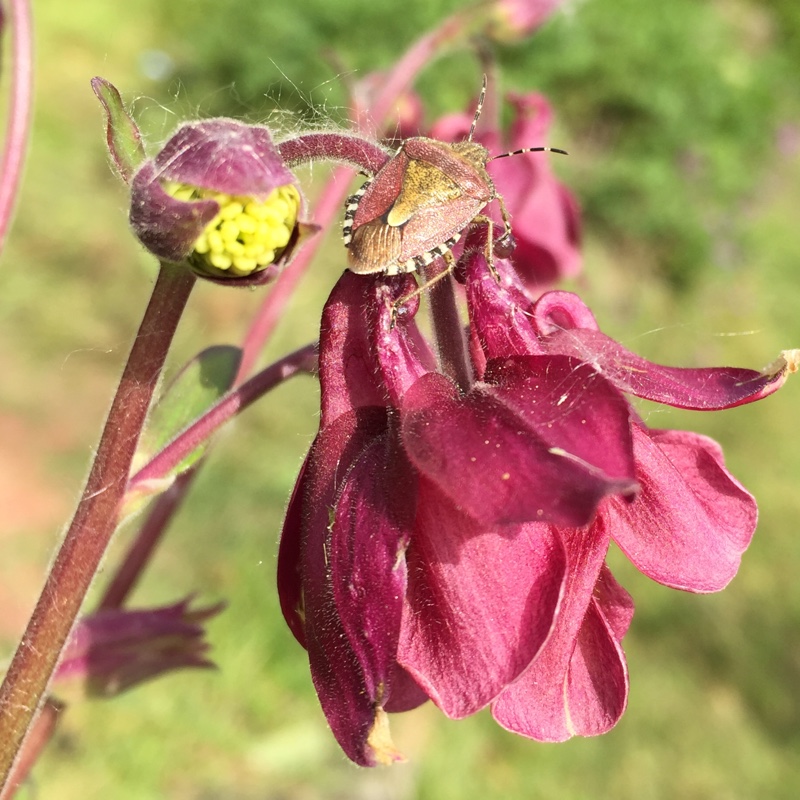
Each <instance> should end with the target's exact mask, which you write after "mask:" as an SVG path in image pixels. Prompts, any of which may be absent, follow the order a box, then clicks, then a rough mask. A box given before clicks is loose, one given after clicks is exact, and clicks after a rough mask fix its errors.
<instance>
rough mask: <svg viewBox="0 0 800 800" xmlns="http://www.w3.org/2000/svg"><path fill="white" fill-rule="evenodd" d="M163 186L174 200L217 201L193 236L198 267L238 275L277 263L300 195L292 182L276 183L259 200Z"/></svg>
mask: <svg viewBox="0 0 800 800" xmlns="http://www.w3.org/2000/svg"><path fill="white" fill-rule="evenodd" d="M164 189H165V191H166V192H167V193H168V194H170V195H172V197H174V198H175V199H176V200H183V201H186V202H191V201H192V200H205V199H211V200H216V201H217V203H219V213H218V214H217V215H216V217H214V219H212V220H211V222H209V224H208V225H206V228H205V230H204V231H203V232H202V233H201V234H200V236H199V237H198V238H197V241H196V242H195V244H194V251H193V252H192V255H191V256H190V257H189V260H190V261H191V263H192V264H193V265H194V266H195V267H196V268H197V269H198V270H200V271H202V272H205V273H208V274H211V275H215V276H220V275H229V276H231V277H236V278H238V277H242V276H244V275H250V274H252V273H253V272H258V271H259V270H262V269H264V268H265V267H267V266H269V265H270V264H272V263H273V262H275V261H276V260H277V259H278V258H279V257H280V255H281V253H282V252H283V250H284V249H285V247H286V245H287V244H288V243H289V239H290V238H291V236H292V232H293V231H294V227H295V225H296V224H297V212H298V210H299V208H300V195H299V193H298V191H297V189H295V187H294V186H292V185H291V184H289V185H286V186H280V187H278V188H277V189H275V190H274V191H273V192H272V193H271V194H270V195H269V196H268V197H267V198H266V200H263V201H261V202H259V201H258V200H254V199H253V198H251V197H241V196H235V195H229V194H223V193H222V192H214V191H212V190H210V189H199V188H197V187H195V186H189V185H187V184H183V183H174V182H172V183H169V184H167V185H165V187H164Z"/></svg>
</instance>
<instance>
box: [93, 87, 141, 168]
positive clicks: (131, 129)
mask: <svg viewBox="0 0 800 800" xmlns="http://www.w3.org/2000/svg"><path fill="white" fill-rule="evenodd" d="M92 91H94V93H95V94H96V95H97V99H98V100H99V101H100V102H101V103H102V105H103V111H105V115H106V143H107V145H108V152H109V153H111V160H112V161H113V162H114V166H115V167H116V168H117V172H118V173H119V176H120V177H121V178H122V180H123V181H125V183H130V182H131V178H133V175H134V173H135V172H136V170H137V169H138V168H139V165H140V164H141V163H142V161H144V159H145V157H146V156H145V152H144V146H143V145H142V134H141V132H140V131H139V126H138V125H137V124H136V123H135V122H134V121H133V118H132V117H131V115H130V114H129V113H128V111H127V109H126V108H125V104H124V103H123V102H122V98H121V97H120V94H119V92H118V91H117V89H116V87H115V86H114V85H113V84H111V83H109V82H108V81H107V80H106V79H105V78H92Z"/></svg>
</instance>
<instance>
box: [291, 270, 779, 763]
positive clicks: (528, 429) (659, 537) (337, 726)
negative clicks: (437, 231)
mask: <svg viewBox="0 0 800 800" xmlns="http://www.w3.org/2000/svg"><path fill="white" fill-rule="evenodd" d="M500 266H501V267H502V268H503V270H504V271H505V272H508V270H507V266H504V265H503V262H501V264H500ZM412 286H413V284H412V283H411V281H410V278H408V277H403V278H396V279H386V278H380V277H377V278H373V277H365V276H354V275H351V274H349V273H345V275H344V276H343V277H342V278H341V279H340V281H339V283H338V284H337V286H336V288H335V289H334V291H333V293H332V295H331V297H330V299H329V301H328V303H327V305H326V308H325V311H324V314H323V324H322V332H321V339H320V380H321V386H322V414H321V424H320V431H319V433H318V435H317V437H316V439H315V441H314V443H313V445H312V447H311V450H310V452H309V454H308V456H307V458H306V462H305V464H304V466H303V470H302V472H301V475H300V478H299V479H298V482H297V485H296V487H295V491H294V494H293V497H292V500H291V501H290V504H289V509H288V511H287V517H286V521H285V524H284V530H283V536H282V541H281V551H280V558H279V567H278V573H279V592H280V596H281V603H282V608H283V611H284V615H285V617H286V620H287V622H288V624H289V626H290V628H291V629H292V631H293V632H294V634H295V636H296V637H297V639H298V640H299V641H300V642H301V644H303V645H304V646H305V647H306V648H307V649H308V654H309V661H310V665H311V674H312V678H313V680H314V684H315V687H316V689H317V693H318V695H319V698H320V702H321V704H322V707H323V710H324V712H325V714H326V716H327V718H328V722H329V724H330V726H331V728H332V730H333V733H334V735H335V736H336V738H337V739H338V741H339V743H340V744H341V746H342V748H343V749H344V751H345V753H346V754H347V755H348V756H349V757H350V758H351V759H352V760H354V761H355V762H357V763H359V764H362V765H374V764H376V763H388V762H391V761H392V760H396V759H397V758H399V757H400V756H399V754H398V753H397V752H396V751H395V749H394V747H393V745H392V743H391V739H390V737H389V733H388V717H387V713H388V712H395V711H403V710H407V709H409V708H413V707H415V706H416V705H419V704H420V703H421V702H424V700H425V699H427V698H430V699H432V700H433V701H434V702H435V703H436V704H437V705H438V706H439V707H440V708H441V709H442V710H443V711H444V712H445V714H447V715H448V716H450V717H453V718H460V717H464V716H467V715H469V714H472V713H474V712H475V711H478V710H479V709H481V708H483V707H485V706H486V705H489V704H491V705H492V706H493V709H494V714H495V716H496V718H497V719H498V721H499V722H500V723H501V724H502V725H504V726H505V727H508V728H510V729H511V730H514V731H517V732H519V733H521V734H523V735H526V736H531V737H534V738H538V739H546V740H558V739H563V738H567V737H568V736H571V735H574V734H582V735H591V734H595V733H600V732H602V731H604V730H607V729H608V728H609V727H611V726H612V725H613V724H614V723H615V722H616V720H617V719H618V718H619V716H620V715H621V713H622V712H623V710H624V707H625V701H626V697H627V669H626V666H625V661H624V655H623V653H622V649H621V644H620V642H621V639H622V637H623V635H624V633H625V631H626V629H627V626H628V624H629V622H630V619H631V616H632V610H633V605H632V602H631V600H630V598H629V597H628V595H627V594H626V593H625V591H624V590H623V589H622V588H621V587H620V586H618V584H616V582H615V581H614V579H613V577H612V576H611V574H610V573H609V572H608V570H607V568H606V567H605V566H604V558H605V553H606V550H607V547H608V543H609V541H610V538H611V536H612V535H613V536H614V538H615V540H616V541H617V542H618V544H619V545H620V547H621V548H622V549H623V550H624V551H625V552H626V553H627V554H628V555H629V557H630V558H631V559H632V560H633V561H634V563H635V564H636V565H637V566H638V567H639V568H640V569H641V570H642V571H643V572H645V574H648V575H649V576H650V577H652V578H654V579H655V580H658V581H660V582H662V583H665V584H667V585H669V586H675V587H678V588H683V589H689V590H692V591H715V590H717V589H720V588H722V587H723V586H724V585H725V584H726V583H727V582H728V581H729V580H730V579H731V577H732V576H733V575H734V574H735V572H736V569H737V567H738V564H739V560H740V558H741V554H742V552H743V550H744V549H745V548H746V546H747V544H748V542H749V540H750V537H751V536H752V533H753V529H754V525H755V504H754V502H753V500H752V498H751V497H750V495H748V494H747V492H746V491H745V490H744V489H743V488H742V487H741V486H740V485H739V484H738V483H737V482H736V481H735V479H733V478H732V477H731V476H730V475H729V474H728V473H727V472H726V470H725V468H724V465H723V463H722V459H721V454H720V452H719V448H718V447H717V446H716V445H714V444H713V443H712V442H710V440H708V439H706V438H704V437H700V436H696V435H694V434H689V433H680V432H674V431H651V430H648V429H647V428H646V427H645V426H644V425H643V423H642V422H641V420H639V418H638V417H637V415H636V414H635V412H634V411H633V410H632V409H631V407H630V406H629V404H628V402H627V400H626V399H625V398H624V395H623V392H635V393H637V394H639V395H640V396H645V397H648V398H650V399H656V400H659V401H661V402H669V403H671V404H673V405H678V406H682V407H691V408H724V407H730V406H732V405H737V404H739V403H743V402H751V401H752V400H755V399H758V398H759V397H763V396H765V395H766V394H769V393H770V392H772V391H775V390H776V389H777V388H778V386H780V385H781V383H782V382H783V380H784V377H785V373H786V370H785V369H781V370H777V371H775V372H771V373H769V374H760V373H756V372H753V371H751V370H739V369H701V370H681V369H674V368H668V367H658V366H656V365H653V364H650V363H649V362H646V361H644V360H642V359H639V358H638V357H637V356H635V355H633V354H632V353H629V352H628V351H626V350H624V349H623V348H622V347H621V346H620V345H618V344H617V343H615V342H613V341H612V340H610V339H608V338H607V337H604V336H603V335H602V334H601V333H600V332H599V331H598V330H597V328H596V325H595V323H594V319H593V317H592V315H591V312H589V310H588V309H587V308H586V307H585V306H583V304H582V303H580V301H579V300H578V299H577V298H576V297H575V296H574V295H570V294H567V293H561V292H554V293H549V294H547V295H544V297H542V298H541V299H540V300H539V301H538V303H535V304H534V303H532V302H531V301H530V300H529V299H528V298H527V296H526V295H525V294H524V292H523V291H522V289H521V288H520V287H519V286H518V285H516V284H513V283H509V282H508V279H506V282H505V283H504V284H503V285H500V286H498V284H497V283H496V282H495V280H494V278H492V276H491V274H490V273H489V271H488V269H487V268H486V265H485V262H484V260H483V258H482V256H476V257H474V258H472V259H470V264H469V265H468V270H467V299H468V304H469V308H470V316H471V322H472V333H473V338H474V341H475V342H477V343H480V353H478V351H477V350H476V352H475V358H474V365H473V366H474V369H475V372H476V378H478V379H477V380H475V382H474V383H473V385H471V386H470V387H466V389H463V390H460V389H459V388H458V387H456V386H455V384H454V383H453V382H452V381H451V380H450V379H449V378H447V377H446V376H444V375H442V374H440V373H438V372H437V371H435V369H434V367H433V363H434V362H433V357H432V355H431V353H430V350H429V348H428V346H427V344H426V343H425V341H424V339H423V338H422V336H421V335H420V333H419V331H418V330H417V329H416V327H415V326H414V324H413V321H411V319H410V318H411V316H412V314H411V313H409V314H406V315H404V316H403V317H402V318H401V319H400V320H398V321H397V322H396V324H394V320H393V315H392V304H393V302H394V301H395V300H396V299H397V298H398V297H403V296H404V295H405V294H407V293H408V292H409V290H410V288H411V287H412ZM785 366H786V365H785V363H784V367H785Z"/></svg>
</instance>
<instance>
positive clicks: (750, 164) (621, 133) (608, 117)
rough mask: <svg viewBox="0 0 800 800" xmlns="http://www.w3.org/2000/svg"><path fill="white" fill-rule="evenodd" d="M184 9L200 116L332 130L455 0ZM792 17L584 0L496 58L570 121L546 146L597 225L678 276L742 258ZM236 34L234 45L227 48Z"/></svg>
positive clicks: (177, 18) (781, 97) (178, 25)
mask: <svg viewBox="0 0 800 800" xmlns="http://www.w3.org/2000/svg"><path fill="white" fill-rule="evenodd" d="M183 5H184V4H165V5H164V7H163V10H162V11H161V13H162V14H163V15H164V18H165V27H166V29H167V30H170V31H173V32H177V33H178V34H179V35H180V40H181V42H182V45H181V46H180V48H179V50H178V51H177V52H176V58H177V65H178V75H180V77H181V79H182V81H183V83H184V85H185V86H186V87H187V88H189V89H190V91H191V92H192V95H193V97H196V98H198V102H199V103H200V104H201V106H202V107H203V108H204V110H209V111H212V112H214V113H217V112H222V113H242V112H245V113H246V112H249V113H254V114H255V115H258V114H259V113H261V112H262V111H263V109H264V108H265V107H272V106H273V105H277V106H278V107H281V108H284V109H289V110H291V111H293V112H295V113H298V114H300V115H301V116H303V117H305V118H306V119H307V120H308V121H310V122H314V123H317V124H323V123H325V122H328V121H329V120H330V119H331V118H332V119H333V120H334V121H335V122H340V121H341V112H339V111H338V110H337V108H336V107H337V105H338V104H340V103H342V102H343V100H344V86H345V84H346V83H347V81H348V80H349V79H352V78H353V77H359V76H363V75H364V74H365V73H367V72H369V71H371V70H374V69H377V68H381V67H385V66H386V65H387V64H390V63H391V62H392V60H393V59H394V58H395V57H396V54H397V52H398V50H399V49H400V47H402V46H404V45H405V44H407V43H410V42H411V41H412V40H413V39H414V38H416V37H417V36H419V35H420V34H421V32H423V31H426V30H428V28H429V27H430V26H431V25H432V24H434V23H435V22H436V21H437V20H439V19H441V18H442V16H443V15H444V13H445V12H446V11H447V9H452V8H455V7H457V6H458V5H459V4H458V3H454V2H441V3H437V4H429V3H424V2H421V1H420V0H412V2H409V3H404V4H403V10H402V13H398V12H397V11H396V12H395V13H392V12H391V10H388V9H384V7H383V6H382V5H381V4H366V3H346V4H341V3H339V4H331V3H328V2H325V0H306V1H305V2H304V3H302V4H301V5H300V7H298V9H297V12H298V13H297V14H296V15H295V14H292V13H290V10H289V9H287V8H284V9H283V11H282V13H280V14H276V13H274V11H273V9H272V6H271V4H266V3H251V4H249V5H242V4H241V3H236V2H234V0H219V1H218V2H211V0H197V2H194V3H192V4H191V6H190V9H189V10H188V11H187V9H186V8H183ZM798 17H800V14H798V12H797V11H796V6H794V5H792V4H791V3H790V2H785V3H778V4H776V5H775V8H774V10H771V9H770V8H768V7H765V6H764V4H761V3H752V2H745V1H744V0H742V2H736V3H710V2H698V1H697V0H672V2H669V3H643V2H641V0H616V1H615V2H614V3H608V2H603V0H577V1H576V2H567V3H565V11H564V13H562V14H559V15H557V16H556V17H555V18H554V19H553V20H552V21H551V22H550V23H548V24H547V25H545V26H544V28H543V29H542V30H541V31H540V32H539V33H538V34H537V35H536V36H535V38H534V39H533V40H532V41H529V42H526V43H525V44H523V45H521V46H516V47H511V48H501V49H499V50H497V51H496V53H495V56H496V58H497V59H498V61H499V62H500V64H501V65H502V67H503V70H502V74H503V76H504V84H503V87H502V88H525V89H526V90H529V89H531V88H540V89H542V90H543V91H545V92H546V93H547V94H548V95H549V97H550V98H551V100H552V102H553V104H554V106H555V108H556V113H557V117H558V119H559V121H560V123H561V126H562V129H561V138H559V139H558V141H557V142H551V144H558V145H560V146H565V147H567V149H569V150H570V152H571V154H572V160H571V163H569V164H566V165H560V167H561V169H562V170H563V171H564V173H565V174H566V175H568V176H569V178H570V181H571V183H572V185H573V186H574V187H575V188H576V189H577V190H578V193H579V195H580V196H581V199H582V201H583V207H584V213H585V217H586V220H587V222H588V224H589V225H590V226H591V227H592V229H593V230H595V231H597V232H599V233H600V234H601V235H603V236H604V237H605V238H607V240H608V241H610V242H614V243H615V244H616V245H617V246H619V245H623V246H624V245H632V246H634V247H636V248H637V249H639V250H641V251H642V252H646V253H647V259H648V260H649V262H650V264H649V267H650V269H651V270H652V271H655V272H657V273H660V274H662V275H665V276H667V277H668V278H669V279H670V280H671V281H672V282H673V283H674V284H675V285H678V286H683V285H686V284H687V283H690V282H691V280H692V279H693V276H695V275H696V274H697V273H698V272H700V271H702V270H703V269H705V268H707V267H709V266H712V265H713V266H717V267H722V268H735V267H736V266H739V265H740V264H741V261H742V258H743V254H742V253H741V252H740V248H741V245H742V242H741V241H739V240H738V237H737V235H736V225H735V218H736V217H737V216H738V215H740V214H741V213H743V210H744V207H745V205H746V201H747V197H748V193H749V191H750V190H751V189H752V187H753V184H754V181H755V179H756V177H757V175H758V172H759V168H760V167H761V165H762V164H763V161H764V154H765V153H767V152H769V150H770V149H771V148H772V147H773V143H774V135H775V130H776V126H777V125H778V122H779V119H780V115H781V113H782V112H783V111H784V110H785V100H786V97H787V95H792V94H796V93H797V91H798V86H797V84H796V82H793V81H791V80H790V79H789V75H790V74H791V73H790V71H789V69H788V67H789V65H790V64H791V62H792V60H793V59H794V60H795V61H796V60H797V56H796V53H797V52H800V48H797V47H793V42H794V41H795V39H797V38H798V36H799V35H800V34H798V33H797V31H798V30H800V21H799V20H798ZM252 30H258V31H264V35H263V36H262V37H252V36H249V35H248V34H247V32H248V31H252ZM792 31H795V32H794V33H792ZM229 37H231V38H232V39H233V40H235V41H237V42H238V46H237V47H236V48H231V47H229V46H225V45H224V41H226V40H227V41H229V40H230V39H229ZM300 42H302V47H298V43H300ZM463 62H464V58H463V56H460V57H459V58H458V59H445V60H443V61H441V62H437V63H435V64H434V65H433V67H432V68H431V69H429V70H428V72H427V74H426V75H425V76H424V78H423V81H422V87H423V91H425V92H426V95H427V96H426V99H427V100H428V101H432V102H429V107H432V108H433V109H434V110H444V109H448V110H452V108H453V107H454V105H456V106H458V105H463V104H465V103H467V102H472V101H473V100H474V95H475V93H476V87H477V81H478V77H477V76H478V72H479V71H480V68H479V67H476V68H475V69H473V70H469V71H467V72H466V77H465V70H464V63H463ZM473 74H474V78H473ZM470 79H472V80H473V83H472V84H470ZM226 87H229V88H226ZM263 97H266V98H267V99H266V100H264V99H263ZM535 144H541V143H540V142H532V143H531V145H535Z"/></svg>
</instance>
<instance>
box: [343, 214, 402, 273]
mask: <svg viewBox="0 0 800 800" xmlns="http://www.w3.org/2000/svg"><path fill="white" fill-rule="evenodd" d="M402 238H403V235H402V231H401V229H400V228H396V227H392V226H391V225H387V224H386V223H385V222H383V221H382V220H380V219H374V220H372V221H371V222H367V223H365V224H364V225H360V226H359V227H357V228H356V229H355V230H354V231H353V236H352V238H351V240H350V244H349V246H348V250H347V265H348V267H349V268H350V269H351V271H353V272H355V273H357V274H359V275H369V274H371V273H375V272H387V273H389V274H390V275H393V274H397V273H398V272H400V269H399V268H398V263H399V259H400V252H401V244H402ZM405 271H408V270H405Z"/></svg>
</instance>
